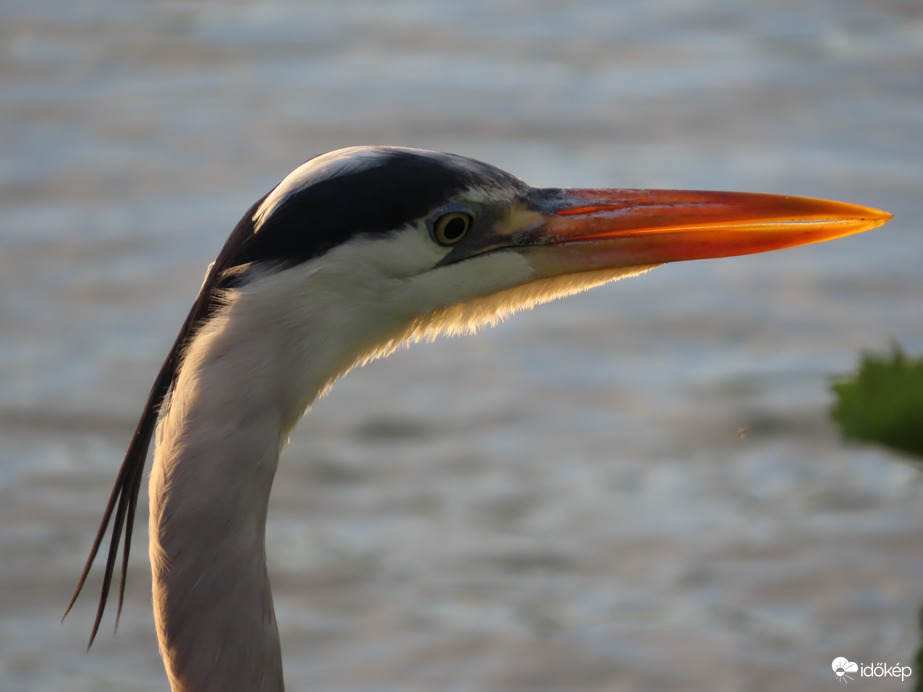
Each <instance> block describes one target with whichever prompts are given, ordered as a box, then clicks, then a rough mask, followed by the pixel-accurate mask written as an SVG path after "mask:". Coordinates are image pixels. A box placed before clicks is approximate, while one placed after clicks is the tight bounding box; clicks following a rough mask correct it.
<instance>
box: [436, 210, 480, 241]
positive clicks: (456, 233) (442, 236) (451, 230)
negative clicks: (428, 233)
mask: <svg viewBox="0 0 923 692" xmlns="http://www.w3.org/2000/svg"><path fill="white" fill-rule="evenodd" d="M470 228H471V216H470V215H468V214H465V213H464V212H460V211H453V212H449V213H448V214H444V215H442V216H440V217H439V218H438V219H436V223H434V224H433V237H434V238H435V239H436V242H437V243H439V244H440V245H454V244H455V243H457V242H458V241H459V240H461V239H462V238H464V237H465V236H466V235H467V234H468V229H470Z"/></svg>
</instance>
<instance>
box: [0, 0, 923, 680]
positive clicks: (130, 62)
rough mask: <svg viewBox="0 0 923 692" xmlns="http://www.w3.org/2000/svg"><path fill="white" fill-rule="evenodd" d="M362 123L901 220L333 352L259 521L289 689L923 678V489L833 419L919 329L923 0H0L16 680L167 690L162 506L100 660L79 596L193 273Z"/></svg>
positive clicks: (2, 336)
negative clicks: (339, 356) (499, 319)
mask: <svg viewBox="0 0 923 692" xmlns="http://www.w3.org/2000/svg"><path fill="white" fill-rule="evenodd" d="M361 143H382V144H400V145H410V146H418V147H427V148H433V149H440V150H447V151H454V152H457V153H461V154H466V155H469V156H474V157H477V158H481V159H484V160H488V161H490V162H491V163H494V164H496V165H499V166H501V167H503V168H506V169H507V170H510V171H512V172H514V173H516V174H517V175H520V176H522V177H523V178H525V179H526V180H527V181H528V182H530V183H532V184H536V185H549V186H559V185H570V186H637V187H688V188H714V189H742V190H755V191H764V192H778V193H792V194H802V195H810V196H817V197H831V198H836V199H842V200H847V201H852V202H856V203H861V204H867V205H870V206H876V207H880V208H884V209H888V210H889V211H891V212H893V213H894V214H895V215H896V216H895V219H894V221H892V222H891V223H890V224H888V225H887V226H886V227H884V228H882V229H879V230H876V231H873V232H870V233H867V234H865V235H862V236H857V237H852V238H848V239H844V240H840V241H837V242H834V243H829V244H824V245H819V246H812V247H808V248H800V249H794V250H788V251H784V252H779V253H776V254H772V255H764V256H756V257H748V258H739V259H726V260H716V261H705V262H694V263H687V264H676V265H671V266H667V267H663V268H660V269H658V270H656V271H654V272H652V273H650V274H648V275H646V276H644V277H641V278H636V279H632V280H630V281H626V282H624V283H621V284H615V285H612V286H608V287H605V288H602V289H598V290H595V291H593V292H591V293H588V294H585V295H582V296H579V297H575V298H572V299H568V300H566V301H562V302H559V303H556V304H552V305H549V306H545V307H542V308H540V309H537V310H535V311H533V312H531V313H528V314H525V315H520V316H518V317H516V318H514V319H512V320H510V321H509V322H507V323H505V324H503V325H501V326H500V327H498V328H496V329H494V330H490V331H486V332H484V333H482V334H480V335H479V336H477V337H474V338H459V339H454V340H443V341H440V342H438V343H435V344H425V345H419V346H415V347H413V348H411V349H409V350H406V351H403V352H401V353H398V354H397V355H395V356H394V357H392V358H390V359H388V360H386V361H381V362H377V363H375V364H372V365H370V366H367V367H365V368H363V369H362V370H360V371H357V372H354V373H352V374H350V375H349V377H347V378H346V379H345V380H344V381H342V382H341V383H340V384H339V385H338V386H337V387H336V388H335V389H334V391H333V393H332V394H330V395H329V396H327V397H326V398H325V399H323V400H322V401H320V402H319V403H318V404H317V405H316V406H315V409H314V411H313V412H312V413H311V414H310V415H309V416H308V418H307V419H306V420H305V421H304V422H303V424H302V425H301V426H300V427H299V429H298V431H297V434H296V435H295V437H294V438H293V440H292V444H291V446H290V447H289V449H288V450H287V451H286V453H285V455H284V457H283V461H282V464H281V471H280V474H279V478H278V480H277V483H276V488H275V491H274V497H273V506H272V508H271V511H270V520H269V527H268V553H269V563H270V571H271V575H272V578H273V584H274V590H275V595H276V610H277V614H278V617H279V620H280V624H281V630H282V639H283V647H284V658H285V666H286V674H287V684H288V688H289V689H291V690H307V689H312V690H328V691H330V692H346V691H349V692H379V691H386V690H387V691H394V692H398V691H400V692H404V691H408V692H410V691H416V690H421V691H422V690H427V691H432V690H440V691H443V690H444V691H452V692H468V691H472V692H473V691H477V692H481V691H485V692H486V691H490V692H536V691H552V690H554V691H560V692H565V691H566V692H583V691H590V690H592V691H600V692H602V691H609V690H694V689H695V690H712V691H714V690H744V689H745V690H789V691H791V690H816V689H826V688H829V687H832V686H833V684H834V676H833V673H832V670H831V667H830V661H831V660H832V659H833V658H834V657H836V656H845V657H847V658H849V659H850V660H854V661H857V662H866V663H868V662H882V661H884V662H890V663H893V664H896V663H899V662H900V663H909V662H910V658H911V657H912V655H913V652H914V651H915V647H916V645H917V642H918V610H919V607H920V604H921V601H923V550H921V548H923V546H921V537H920V536H921V533H920V529H921V521H923V497H921V493H923V485H921V483H920V480H919V473H918V472H917V471H916V470H915V469H913V468H911V467H909V466H907V465H905V464H903V463H900V462H899V461H898V460H897V459H896V458H895V457H894V456H891V455H890V454H888V453H886V452H882V451H879V450H875V449H870V448H863V447H854V446H849V445H845V444H843V443H842V442H841V441H840V440H839V439H838V437H837V435H836V434H835V431H834V430H833V428H832V427H831V425H830V423H829V422H828V420H827V417H826V410H827V407H828V406H829V404H830V396H829V393H828V382H829V378H830V377H831V376H832V375H834V374H837V373H842V372H844V371H847V370H849V369H850V368H851V367H852V366H853V365H854V363H855V361H856V359H857V357H858V354H859V353H860V351H861V350H863V349H877V350H882V349H885V348H887V347H888V345H889V343H890V341H891V340H892V339H898V340H899V341H900V342H901V343H902V344H903V345H904V347H905V348H906V349H907V350H908V351H909V352H910V353H920V352H921V351H923V308H921V294H923V233H921V231H920V226H921V217H923V204H921V199H923V6H921V5H920V3H919V2H918V0H826V1H824V0H818V1H814V0H810V1H808V2H805V1H804V0H760V1H757V2H750V3H738V2H735V1H734V0H670V1H667V2H656V3H653V2H647V1H646V0H643V1H642V0H624V1H621V2H617V3H614V2H609V1H608V0H597V1H595V2H594V1H590V2H578V3H574V2H554V1H541V2H528V1H526V0H499V1H498V0H491V1H487V0H483V1H472V0H467V1H465V2H454V3H444V2H442V3H440V2H433V3H423V2H400V1H398V2H387V3H385V2H374V1H371V0H362V1H359V0H341V1H340V2H337V3H332V2H326V3H320V2H317V3H298V2H281V1H280V2H275V1H274V2H264V3H256V2H252V3H251V2H236V3H223V4H218V3H203V4H191V3H159V2H114V1H112V0H106V1H100V0H84V1H81V2H78V3H63V2H51V1H48V0H28V2H27V1H25V0H4V2H3V4H2V5H0V152H2V153H0V156H2V159H0V436H2V437H0V690H3V691H4V692H5V691H9V692H40V691H41V692H51V691H61V690H67V691H70V690H74V691H84V690H86V691H89V690H94V691H102V690H123V691H135V690H137V691H141V690H164V689H166V680H165V677H164V675H163V671H162V666H161V663H160V660H159V657H158V653H157V645H156V640H155V638H154V632H153V624H152V616H151V613H150V596H149V585H150V577H149V576H148V573H147V560H146V546H145V536H144V533H145V529H144V525H143V523H140V522H139V526H138V534H139V535H137V538H136V547H135V551H134V553H133V559H132V566H131V573H130V583H129V589H128V594H127V600H126V606H125V611H124V613H123V615H122V619H121V624H120V626H119V630H118V634H117V636H115V637H114V638H113V637H111V636H109V631H110V630H111V628H112V624H113V620H112V619H111V618H108V619H107V620H106V621H105V622H104V625H103V632H102V636H101V637H100V639H99V640H98V642H97V644H96V645H95V646H94V647H93V649H92V650H91V651H90V652H89V653H86V651H85V646H86V639H87V635H88V632H89V627H90V623H91V621H92V613H93V611H94V608H95V604H94V598H95V591H96V589H97V588H98V576H97V577H95V578H94V581H93V582H92V583H91V585H90V591H89V592H88V593H86V594H85V596H84V597H83V598H82V599H81V600H80V601H79V603H78V605H77V606H76V608H75V609H74V611H73V612H72V614H71V615H70V616H69V617H68V619H67V620H66V621H65V622H64V624H63V626H62V625H61V624H60V617H61V614H62V611H63V608H64V606H65V604H66V603H67V600H68V599H69V597H70V594H71V591H72V588H73V586H74V584H75V580H76V577H77V575H78V574H79V572H80V569H81V567H82V563H83V560H84V557H85V554H86V551H87V549H88V547H89V543H90V540H91V538H92V535H93V533H94V531H95V528H96V524H97V521H98V519H99V516H100V512H101V509H102V507H103V505H104V504H105V501H106V498H107V497H108V494H109V491H110V488H111V483H112V481H113V479H114V475H115V471H116V469H117V468H118V465H119V462H120V459H121V455H122V453H123V450H124V448H125V446H126V444H127V441H128V438H129V436H130V434H131V431H132V429H133V426H134V424H135V421H136V418H137V415H138V414H139V413H140V409H141V406H142V404H143V400H144V396H145V394H146V392H147V389H148V387H149V385H150V383H151V381H152V379H153V376H154V374H155V372H156V369H157V367H158V366H159V363H160V361H161V359H162V358H163V356H164V354H165V352H166V349H167V348H168V346H169V344H170V343H171V341H172V339H173V337H174V335H175V332H176V330H177V329H178V327H179V324H180V323H181V321H182V319H183V317H184V315H185V312H186V310H187V309H188V306H189V304H190V303H191V301H192V299H193V297H194V295H195V293H196V290H197V288H198V285H199V283H200V281H201V278H202V276H203V273H204V270H205V267H206V265H207V264H208V263H209V262H210V261H211V260H212V259H213V258H214V256H215V255H216V253H217V251H218V249H219V248H220V246H221V244H222V243H223V241H224V239H225V237H226V235H227V234H228V233H229V232H230V230H231V228H232V227H233V226H234V224H235V223H236V221H237V220H238V218H239V217H240V215H241V214H242V213H243V212H244V211H245V210H246V209H247V207H248V206H249V205H250V203H251V202H252V201H254V200H255V199H256V198H258V197H259V196H260V195H262V194H263V193H264V192H265V191H266V190H268V189H269V188H270V187H272V186H273V185H274V184H275V183H276V182H277V181H278V180H279V179H281V178H282V177H283V176H284V175H285V174H286V173H287V172H288V171H289V170H290V169H292V168H293V167H295V166H297V165H298V164H299V163H301V162H302V161H303V160H305V159H307V158H309V157H310V156H313V155H315V154H318V153H321V152H324V151H327V150H330V149H333V148H337V147H341V146H347V145H353V144H361ZM144 513H145V517H146V509H145V511H144ZM143 521H144V520H142V522H143ZM97 575H98V573H97ZM914 675H923V670H920V671H914ZM861 685H862V686H861V689H862V690H873V689H883V690H884V689H886V690H896V689H905V688H906V684H905V685H903V686H902V685H901V684H900V683H899V682H894V681H893V680H877V681H874V680H861ZM857 689H859V688H858V687H857Z"/></svg>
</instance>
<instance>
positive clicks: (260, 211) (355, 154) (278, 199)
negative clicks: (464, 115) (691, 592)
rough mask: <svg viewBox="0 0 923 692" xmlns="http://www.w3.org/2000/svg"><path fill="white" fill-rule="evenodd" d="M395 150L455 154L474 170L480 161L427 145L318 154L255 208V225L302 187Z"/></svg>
mask: <svg viewBox="0 0 923 692" xmlns="http://www.w3.org/2000/svg"><path fill="white" fill-rule="evenodd" d="M395 152H408V153H414V154H418V155H420V156H427V157H432V158H451V160H452V162H453V164H454V165H456V166H465V165H467V166H468V167H470V168H471V169H472V170H475V168H476V166H477V165H478V164H477V162H475V161H471V160H469V159H466V158H465V157H463V156H454V155H451V154H442V153H440V152H437V151H429V150H427V149H411V148H407V147H386V146H359V147H347V148H345V149H337V150H335V151H331V152H328V153H326V154H322V155H321V156H317V157H315V158H313V159H311V160H310V161H306V162H305V163H303V164H301V165H300V166H299V167H298V168H296V169H295V170H293V171H292V172H291V173H289V174H288V175H287V176H285V178H284V179H283V180H282V182H280V183H279V184H278V185H277V186H276V187H275V189H273V191H272V192H270V193H269V194H268V195H267V196H266V199H265V200H263V203H262V204H261V205H260V206H259V208H257V210H256V212H254V214H253V223H254V226H255V227H256V228H257V229H258V228H259V227H260V225H261V224H262V223H263V221H264V220H265V219H266V218H268V217H269V216H270V215H271V214H272V213H273V212H274V211H275V210H276V209H278V208H279V207H280V206H282V204H284V203H285V201H286V200H287V199H288V198H289V197H291V196H292V195H295V194H297V193H298V192H300V191H301V190H304V189H305V188H307V187H310V186H311V185H314V184H316V183H319V182H321V181H322V180H330V179H332V178H337V177H339V176H342V175H349V174H353V173H358V172H360V171H364V170H367V169H369V168H372V167H374V166H375V165H376V164H377V163H378V162H379V161H380V160H381V159H383V158H386V157H387V156H388V155H389V154H393V153H395Z"/></svg>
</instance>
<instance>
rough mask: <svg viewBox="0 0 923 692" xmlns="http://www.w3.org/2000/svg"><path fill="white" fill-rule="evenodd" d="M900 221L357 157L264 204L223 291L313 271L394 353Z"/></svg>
mask: <svg viewBox="0 0 923 692" xmlns="http://www.w3.org/2000/svg"><path fill="white" fill-rule="evenodd" d="M888 218H890V215H889V214H887V213H886V212H881V211H878V210H874V209H869V208H866V207H860V206H856V205H852V204H845V203H841V202H830V201H826V200H817V199H811V198H803V197H791V196H780V195H763V194H753V193H740V192H695V191H677V190H637V189H570V188H534V187H530V186H529V185H527V184H526V183H524V182H523V181H521V180H520V179H518V178H516V177H515V176H513V175H510V174H509V173H506V172H504V171H502V170H500V169H498V168H496V167H494V166H491V165H488V164H485V163H482V162H479V161H475V160H473V159H469V158H466V157H462V156H457V155H453V154H445V153H439V152H433V151H426V150H419V149H406V148H398V147H352V148H349V149H342V150H338V151H334V152H331V153H329V154H325V155H323V156H320V157H317V158H315V159H312V160H310V161H308V162H307V163H305V164H304V165H302V166H301V167H299V168H298V169H296V170H295V171H293V172H292V173H291V174H290V175H289V176H288V177H286V178H285V179H284V180H283V181H282V182H281V183H280V184H279V185H278V186H277V187H276V188H274V189H273V190H272V191H271V192H270V193H269V194H268V195H266V196H265V197H264V198H263V199H262V200H260V201H259V202H258V203H257V204H255V205H254V206H253V207H252V208H251V209H250V211H249V212H248V213H247V215H245V216H244V218H243V219H242V221H241V223H240V224H239V225H238V227H237V228H236V229H235V231H234V233H233V234H232V235H231V237H230V238H229V240H228V242H227V244H226V245H225V248H224V249H223V250H222V253H221V255H219V258H218V260H217V262H216V263H215V266H214V268H213V272H212V277H211V278H212V281H213V282H214V284H215V287H216V288H217V287H234V286H239V285H242V284H245V283H247V282H248V281H250V280H255V279H256V278H258V277H264V276H265V275H266V273H267V272H277V273H285V272H287V271H288V270H291V269H298V270H299V271H300V272H301V274H302V276H304V277H305V278H306V280H307V277H308V276H310V281H311V282H312V283H313V284H315V285H316V286H322V287H323V294H321V293H319V291H311V292H310V297H311V298H312V299H313V300H315V301H316V300H319V299H320V298H321V297H322V295H323V296H327V298H328V300H330V301H331V306H330V307H331V308H336V304H335V303H336V302H337V300H341V301H342V303H341V307H343V308H344V309H347V308H348V309H352V310H354V311H355V309H357V308H356V306H365V307H367V308H368V309H369V311H370V312H372V313H375V314H376V315H377V316H378V317H380V318H381V319H379V320H374V319H373V320H371V321H372V322H377V323H378V325H379V326H380V327H381V328H382V329H383V330H384V331H383V332H382V333H381V334H380V335H377V336H378V337H379V338H381V340H382V341H383V342H385V343H387V344H388V347H389V348H390V346H393V344H394V343H395V342H396V341H400V340H402V339H407V338H411V339H413V338H420V337H425V336H432V335H434V334H436V333H440V332H456V331H464V330H470V329H473V328H475V327H477V326H478V325H479V324H482V323H485V322H487V323H489V322H492V321H494V320H496V319H497V318H499V317H502V316H503V315H505V314H507V313H510V312H513V311H515V310H517V309H521V308H523V307H529V306H531V305H534V304H536V303H540V302H544V301H547V300H551V299H553V298H556V297H559V296H562V295H566V294H569V293H573V292H576V291H580V290H583V289H585V288H588V287H590V286H594V285H597V284H599V283H603V282H606V281H611V280H613V279H617V278H620V277H622V276H626V275H631V274H635V273H638V272H641V271H644V270H646V269H649V268H651V267H653V266H656V265H658V264H662V263H665V262H672V261H678V260H687V259H702V258H708V257H725V256H731V255H742V254H749V253H754V252H763V251H767V250H775V249H779V248H783V247H788V246H793V245H800V244H803V243H811V242H818V241H821V240H828V239H831V238H836V237H840V236H843V235H848V234H851V233H857V232H860V231H863V230H867V229H870V228H873V227H875V226H879V225H881V224H882V223H884V222H885V221H887V219H888ZM338 292H339V293H341V295H340V296H339V297H338V298H334V297H332V296H334V295H335V294H336V293H338ZM384 316H391V317H393V319H390V320H389V319H385V317H384ZM369 336H370V337H371V335H369Z"/></svg>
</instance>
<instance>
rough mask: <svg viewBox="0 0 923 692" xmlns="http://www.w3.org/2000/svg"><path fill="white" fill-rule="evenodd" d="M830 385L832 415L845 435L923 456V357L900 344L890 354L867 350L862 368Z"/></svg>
mask: <svg viewBox="0 0 923 692" xmlns="http://www.w3.org/2000/svg"><path fill="white" fill-rule="evenodd" d="M831 388H832V389H833V393H834V395H835V396H836V402H835V403H834V405H833V407H832V409H831V411H830V415H831V417H832V418H833V420H834V421H836V423H837V424H838V425H839V427H840V430H841V432H842V433H843V435H844V436H845V437H847V438H850V439H854V440H860V441H863V442H875V443H880V444H883V445H887V446H888V447H891V448H893V449H896V450H899V451H901V452H904V453H907V454H912V455H914V456H917V457H921V458H923V359H918V360H914V359H909V358H907V356H906V355H905V354H904V352H903V351H902V350H901V348H900V347H899V346H898V345H897V344H895V345H894V347H893V349H892V353H891V354H890V355H884V356H876V355H874V354H871V353H866V354H865V355H864V356H863V358H862V362H861V364H860V366H859V372H858V373H856V374H855V375H853V376H850V377H847V378H840V379H838V381H835V382H834V383H833V384H832V385H831Z"/></svg>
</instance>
